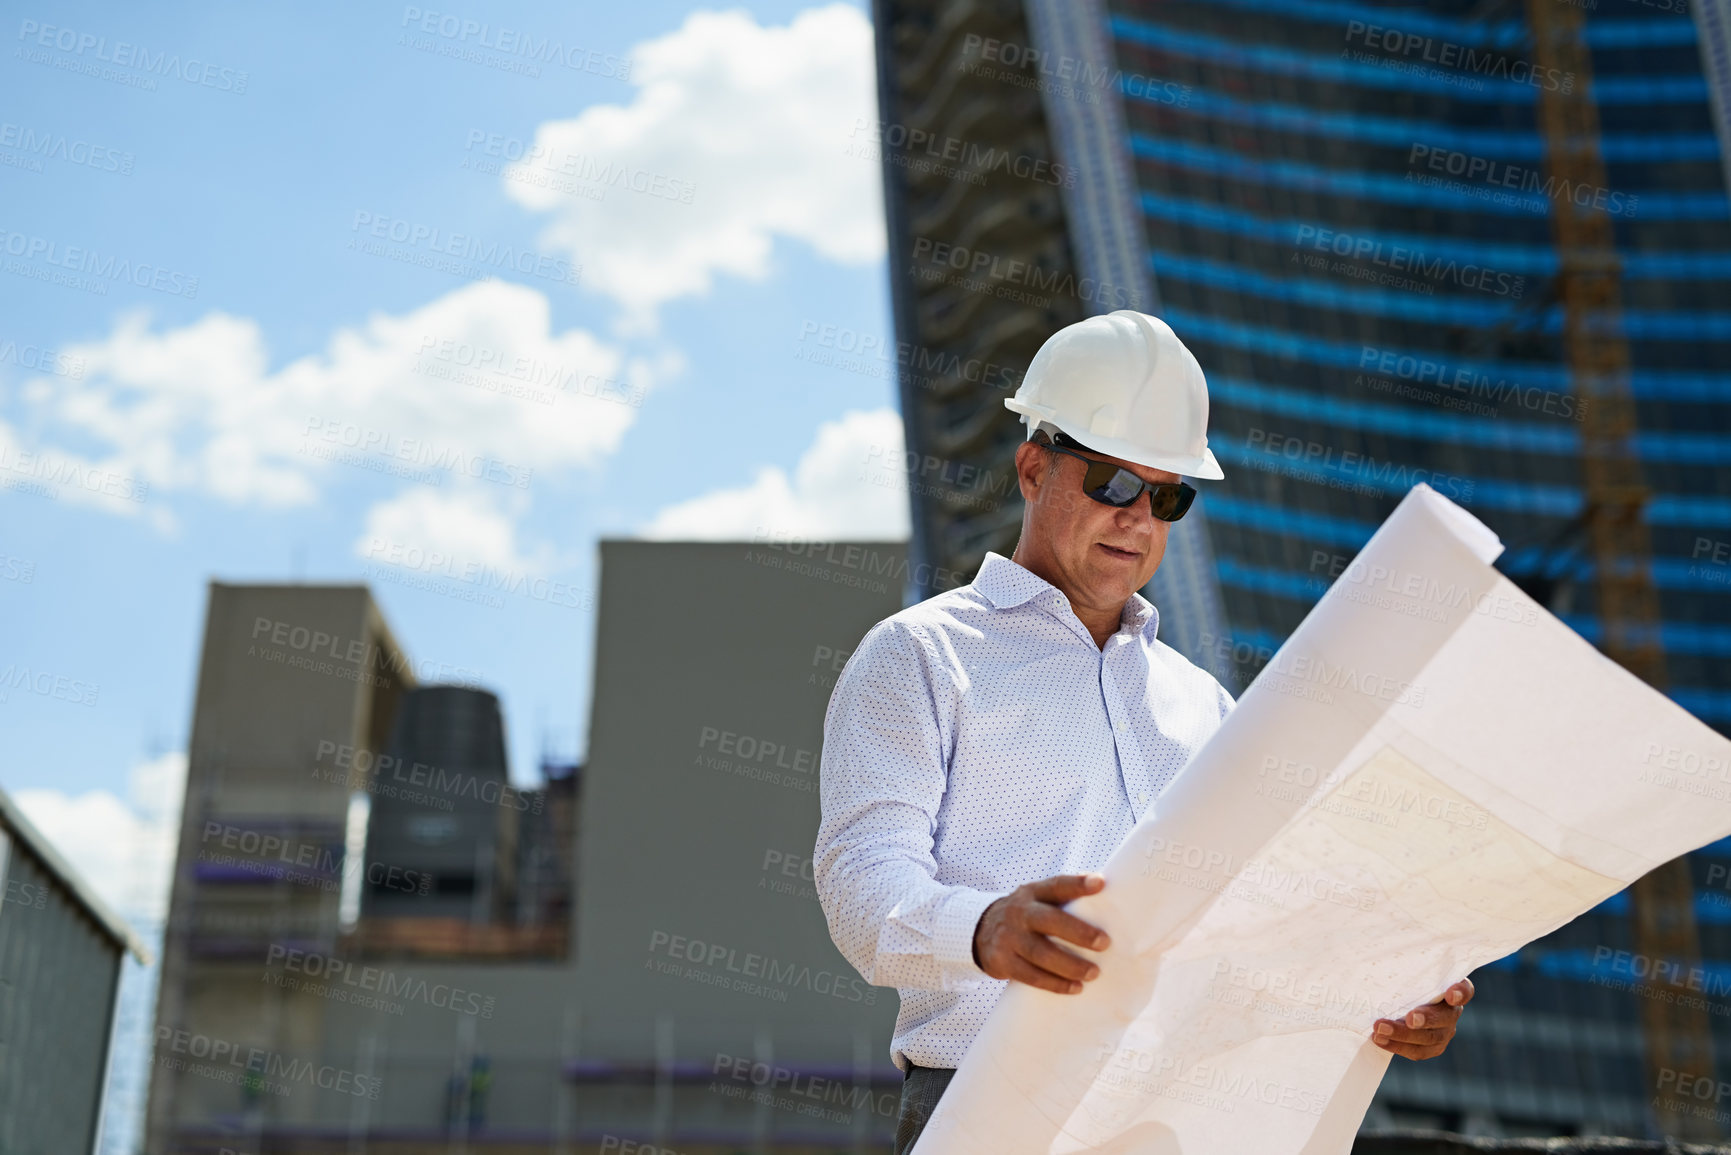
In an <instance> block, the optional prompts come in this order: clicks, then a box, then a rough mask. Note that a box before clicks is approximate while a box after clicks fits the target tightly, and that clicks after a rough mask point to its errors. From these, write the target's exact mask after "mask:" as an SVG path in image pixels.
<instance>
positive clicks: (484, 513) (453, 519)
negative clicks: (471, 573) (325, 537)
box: [354, 488, 554, 573]
mask: <svg viewBox="0 0 1731 1155" xmlns="http://www.w3.org/2000/svg"><path fill="white" fill-rule="evenodd" d="M515 504H516V505H517V506H518V507H519V508H521V507H526V506H527V504H528V503H527V501H526V500H521V501H518V502H516V503H515ZM396 547H402V548H404V549H414V550H419V551H422V552H423V553H424V554H428V555H431V554H439V555H442V556H443V557H445V558H449V559H451V565H452V566H454V567H455V568H457V569H459V570H460V569H462V568H463V567H464V566H467V565H470V564H471V563H472V564H474V565H476V566H487V567H491V568H493V569H495V570H501V571H506V572H512V573H540V572H544V571H546V570H548V569H550V568H552V566H553V564H554V563H553V559H552V558H551V557H550V556H548V551H545V550H542V551H540V552H538V553H537V554H536V555H535V556H534V557H524V556H522V555H521V554H520V553H519V552H518V546H517V531H516V524H515V521H514V519H513V518H512V517H511V516H510V514H508V513H507V512H506V511H505V510H503V509H501V508H500V507H499V505H498V504H497V503H496V502H495V500H494V499H493V498H492V496H491V495H489V494H486V493H483V492H481V491H480V490H479V489H475V488H470V489H465V490H458V491H455V492H452V493H441V492H439V491H438V490H434V489H425V488H416V489H406V490H404V491H403V492H402V493H399V494H398V495H397V496H395V497H393V498H390V499H389V500H387V501H381V502H379V503H378V504H376V505H374V506H373V507H372V508H371V509H370V510H368V511H367V524H366V529H365V531H364V532H363V533H362V534H361V536H360V537H359V538H357V539H356V540H355V544H354V552H355V556H357V557H361V558H372V559H378V558H385V557H388V556H390V551H391V550H392V549H393V548H396Z"/></svg>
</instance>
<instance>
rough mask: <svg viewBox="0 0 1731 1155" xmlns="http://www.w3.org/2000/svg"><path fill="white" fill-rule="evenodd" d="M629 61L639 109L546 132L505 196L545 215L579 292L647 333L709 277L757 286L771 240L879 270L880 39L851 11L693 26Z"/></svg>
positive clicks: (610, 109)
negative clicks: (574, 268) (578, 267)
mask: <svg viewBox="0 0 1731 1155" xmlns="http://www.w3.org/2000/svg"><path fill="white" fill-rule="evenodd" d="M631 56H632V59H633V62H634V63H633V67H632V73H631V75H632V81H633V83H634V84H636V85H637V86H638V88H639V91H638V93H637V95H636V98H635V99H634V100H633V101H632V103H631V104H629V105H626V106H620V105H597V106H594V107H591V108H588V109H586V110H584V111H583V113H581V114H580V115H579V116H577V117H575V118H574V119H571V120H556V121H548V122H546V123H544V124H542V125H541V126H540V127H539V128H538V129H537V130H536V133H535V141H534V145H535V147H536V149H537V150H538V151H536V152H534V153H532V154H530V156H531V157H532V158H533V159H525V160H524V161H523V162H521V163H519V164H517V165H513V166H510V167H509V168H507V170H506V172H505V175H504V185H505V188H506V190H507V192H508V193H509V195H511V196H512V197H514V198H515V199H516V200H518V201H519V202H521V203H522V204H523V205H525V206H526V207H528V208H531V209H535V210H538V211H541V212H546V213H550V214H552V216H553V222H552V224H551V225H550V227H549V228H548V230H547V233H546V235H545V236H544V237H543V243H544V244H546V245H549V246H557V247H561V248H567V249H569V250H570V251H571V252H572V254H573V259H575V260H577V261H580V262H581V263H582V265H583V267H584V283H585V284H590V285H593V286H595V287H597V288H598V289H599V290H600V291H602V292H606V293H608V294H611V295H612V296H613V297H615V298H616V299H618V300H619V301H620V302H621V303H623V304H624V305H625V306H626V307H627V310H628V311H629V313H630V314H631V315H632V319H633V320H634V321H636V322H639V323H642V322H645V321H646V320H647V318H648V316H649V315H650V314H651V313H652V312H653V310H654V309H655V307H656V306H658V305H660V304H662V303H664V302H666V301H670V300H672V299H674V298H676V297H681V296H685V295H688V294H694V293H704V292H707V291H708V289H709V287H710V285H711V282H712V280H713V278H714V275H715V274H716V273H729V274H732V275H734V276H739V277H745V278H750V279H761V278H762V277H763V276H765V275H766V273H767V272H768V271H769V256H770V252H771V249H772V247H773V241H774V238H775V237H776V236H782V237H789V238H793V239H795V240H800V241H804V242H806V243H807V244H809V245H811V246H812V247H813V248H815V249H816V250H817V251H818V252H819V253H820V254H822V255H823V256H825V257H827V258H829V259H831V260H835V261H841V262H852V263H859V262H866V261H874V260H877V259H878V258H879V257H880V256H881V255H882V254H883V252H884V226H883V209H882V191H881V188H880V184H881V179H882V178H881V177H880V175H879V169H878V165H877V163H876V161H875V159H873V158H874V157H875V152H872V151H871V150H870V147H869V137H870V135H871V134H870V131H869V129H870V127H871V126H872V125H873V124H875V121H876V116H877V109H876V98H875V95H874V93H875V81H874V76H873V63H872V60H873V57H872V28H871V24H870V22H869V21H868V20H867V19H866V18H865V16H864V15H863V14H861V13H860V11H859V10H858V9H856V8H853V7H851V6H848V5H845V4H832V5H830V6H828V7H824V8H813V9H808V10H806V11H804V12H801V13H800V14H799V15H798V16H796V17H795V18H794V20H793V22H792V23H791V24H788V25H786V26H777V27H767V28H766V27H763V26H761V25H759V24H757V23H756V22H755V21H754V20H753V19H752V17H751V16H750V14H748V13H746V12H744V11H731V12H697V13H693V14H692V15H691V16H690V17H689V18H687V19H686V21H685V24H684V25H683V26H682V27H681V28H679V30H678V31H676V32H673V33H670V34H668V35H666V36H663V37H661V38H660V39H658V40H652V41H649V42H648V43H645V44H640V45H638V46H637V47H636V48H634V49H633V50H632V52H631ZM862 144H864V145H866V146H867V147H866V148H865V149H863V150H862V149H861V147H860V146H861V145H862ZM850 147H851V148H852V149H853V152H851V153H850V151H849V150H850ZM585 178H587V183H585V184H581V185H580V186H579V189H578V191H581V188H583V187H587V188H589V189H591V190H593V188H594V187H596V186H597V183H599V187H601V188H602V189H604V197H603V199H601V200H592V199H589V198H588V197H585V196H582V195H573V192H572V191H571V186H572V185H573V184H575V183H577V182H583V181H585ZM615 180H620V181H621V183H613V182H614V181H615ZM561 184H563V185H565V186H566V187H564V188H562V187H560V186H561ZM637 186H641V187H642V188H643V189H644V190H646V191H635V188H636V187H637ZM687 192H689V203H682V198H684V197H685V196H686V194H687Z"/></svg>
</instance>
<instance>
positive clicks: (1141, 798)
mask: <svg viewBox="0 0 1731 1155" xmlns="http://www.w3.org/2000/svg"><path fill="white" fill-rule="evenodd" d="M1136 805H1138V806H1146V805H1148V795H1147V794H1146V793H1142V794H1138V795H1136Z"/></svg>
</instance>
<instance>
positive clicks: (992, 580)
mask: <svg viewBox="0 0 1731 1155" xmlns="http://www.w3.org/2000/svg"><path fill="white" fill-rule="evenodd" d="M974 588H975V589H977V590H979V591H980V593H982V594H984V595H985V597H986V600H987V601H989V602H991V603H992V605H993V606H994V607H996V608H998V609H1000V610H1011V609H1015V608H1016V607H1017V606H1019V605H1023V604H1025V603H1027V602H1031V601H1033V600H1034V599H1035V598H1037V597H1040V596H1041V595H1043V594H1046V593H1047V592H1048V591H1049V592H1050V593H1053V594H1056V595H1057V596H1058V598H1059V600H1060V601H1061V602H1062V603H1063V605H1064V607H1065V608H1066V609H1068V608H1069V604H1070V602H1069V599H1068V598H1065V597H1064V594H1063V591H1062V590H1060V589H1059V588H1058V587H1057V586H1055V585H1053V584H1052V583H1051V582H1049V581H1047V580H1046V579H1045V578H1043V577H1040V576H1039V575H1038V574H1035V573H1034V572H1033V571H1032V570H1029V569H1025V568H1023V567H1022V566H1021V565H1019V564H1018V563H1016V562H1013V561H1011V560H1010V559H1009V558H1007V557H1005V556H1004V555H1003V554H1001V553H996V552H994V551H992V550H987V551H986V557H985V560H984V561H982V562H980V572H979V573H977V574H975V575H974ZM1119 620H1120V624H1121V625H1122V626H1128V627H1132V628H1134V629H1135V630H1136V631H1137V632H1139V633H1141V634H1142V635H1143V636H1145V637H1148V638H1152V637H1154V635H1155V632H1156V631H1157V630H1158V629H1159V628H1160V611H1158V610H1156V609H1155V608H1154V605H1153V603H1152V602H1150V601H1149V600H1148V599H1147V598H1145V597H1143V596H1142V595H1141V594H1139V593H1133V594H1131V595H1130V600H1129V601H1127V602H1125V603H1124V615H1123V617H1122V618H1121V619H1119Z"/></svg>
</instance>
